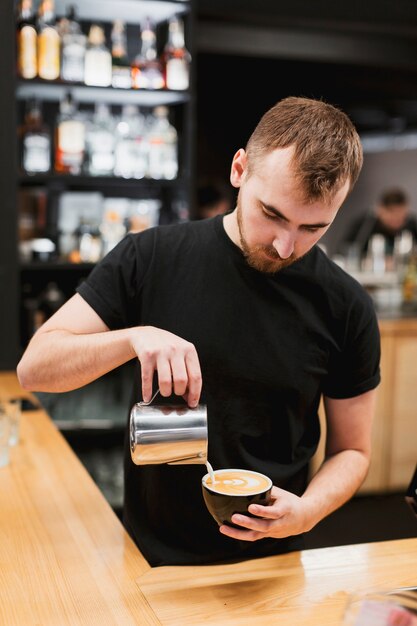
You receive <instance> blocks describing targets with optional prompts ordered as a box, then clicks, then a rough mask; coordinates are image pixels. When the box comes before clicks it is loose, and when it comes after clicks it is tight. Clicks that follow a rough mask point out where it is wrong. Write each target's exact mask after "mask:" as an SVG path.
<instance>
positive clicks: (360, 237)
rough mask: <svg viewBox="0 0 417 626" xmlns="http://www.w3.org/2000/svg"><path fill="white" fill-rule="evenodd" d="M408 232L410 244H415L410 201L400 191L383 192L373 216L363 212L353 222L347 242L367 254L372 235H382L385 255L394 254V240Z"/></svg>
mask: <svg viewBox="0 0 417 626" xmlns="http://www.w3.org/2000/svg"><path fill="white" fill-rule="evenodd" d="M405 231H408V232H409V233H410V243H413V242H414V245H416V244H417V220H416V218H415V217H414V216H413V215H411V207H410V201H409V199H408V197H407V195H406V194H405V193H404V191H403V190H402V189H397V188H391V189H386V190H385V191H383V193H382V194H381V195H380V197H379V198H378V201H377V203H376V207H375V210H374V212H373V213H366V214H365V215H361V216H360V217H359V218H357V219H356V220H354V222H353V224H352V225H351V227H350V229H349V231H348V233H347V236H346V239H345V242H344V243H345V244H346V243H354V244H356V246H357V247H358V250H359V252H360V254H361V255H365V254H366V253H367V251H368V247H369V242H370V240H371V238H372V236H373V235H383V237H384V239H385V254H386V256H392V255H393V254H394V244H395V238H396V237H397V236H399V235H401V233H404V232H405Z"/></svg>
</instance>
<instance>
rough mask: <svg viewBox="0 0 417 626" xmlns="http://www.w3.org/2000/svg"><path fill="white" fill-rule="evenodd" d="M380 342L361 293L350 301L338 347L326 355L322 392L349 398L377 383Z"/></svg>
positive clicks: (366, 299)
mask: <svg viewBox="0 0 417 626" xmlns="http://www.w3.org/2000/svg"><path fill="white" fill-rule="evenodd" d="M380 359H381V343H380V334H379V327H378V320H377V317H376V314H375V309H374V306H373V303H372V300H371V298H370V297H369V296H368V294H366V293H364V294H363V295H361V297H360V298H357V299H355V300H354V302H353V303H352V306H351V308H350V310H349V315H348V316H347V321H346V326H345V332H344V340H343V343H342V346H341V347H340V348H338V349H336V348H335V349H334V350H333V351H332V354H331V355H330V360H329V369H328V375H327V378H326V380H325V383H324V386H323V393H324V395H325V396H328V397H330V398H336V399H342V398H353V397H354V396H358V395H360V394H362V393H365V392H366V391H370V390H371V389H374V388H375V387H377V386H378V384H379V383H380V380H381V374H380Z"/></svg>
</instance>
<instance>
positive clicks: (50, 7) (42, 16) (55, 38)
mask: <svg viewBox="0 0 417 626" xmlns="http://www.w3.org/2000/svg"><path fill="white" fill-rule="evenodd" d="M60 53H61V39H60V36H59V33H58V31H57V29H56V27H55V13H54V2H53V0H42V2H41V4H40V6H39V12H38V75H39V77H40V78H43V79H44V80H56V79H57V78H59V75H60Z"/></svg>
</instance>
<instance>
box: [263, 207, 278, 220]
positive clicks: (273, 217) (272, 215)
mask: <svg viewBox="0 0 417 626" xmlns="http://www.w3.org/2000/svg"><path fill="white" fill-rule="evenodd" d="M262 213H263V214H264V215H265V217H266V218H267V219H268V220H277V219H279V218H278V215H275V213H268V211H265V209H262Z"/></svg>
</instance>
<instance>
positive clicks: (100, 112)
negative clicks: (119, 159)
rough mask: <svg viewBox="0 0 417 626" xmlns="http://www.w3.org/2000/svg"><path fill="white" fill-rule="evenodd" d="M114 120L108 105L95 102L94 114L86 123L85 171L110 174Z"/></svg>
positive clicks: (101, 174)
mask: <svg viewBox="0 0 417 626" xmlns="http://www.w3.org/2000/svg"><path fill="white" fill-rule="evenodd" d="M114 130H115V129H114V120H113V117H112V114H111V110H110V107H109V105H107V104H104V103H99V104H96V106H95V111H94V116H93V118H92V120H91V121H90V122H89V123H88V125H87V137H86V139H87V141H86V144H87V164H86V169H87V173H88V174H90V176H110V175H112V174H113V172H114V165H115V143H116V141H115V133H114Z"/></svg>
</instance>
